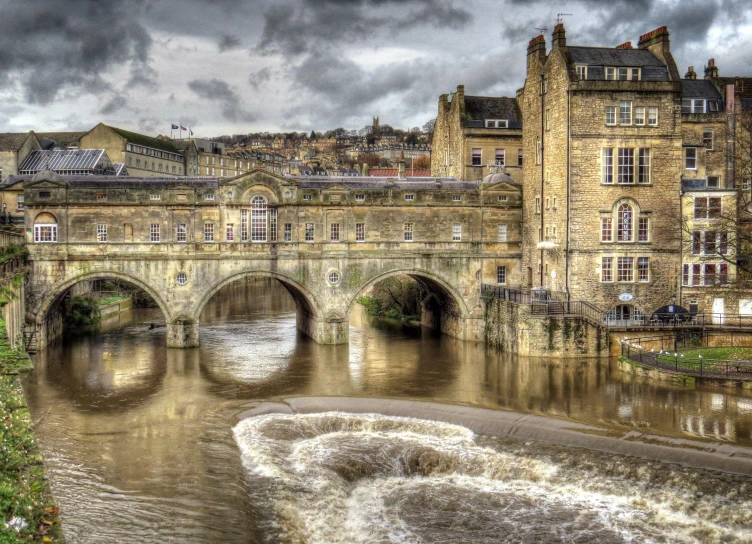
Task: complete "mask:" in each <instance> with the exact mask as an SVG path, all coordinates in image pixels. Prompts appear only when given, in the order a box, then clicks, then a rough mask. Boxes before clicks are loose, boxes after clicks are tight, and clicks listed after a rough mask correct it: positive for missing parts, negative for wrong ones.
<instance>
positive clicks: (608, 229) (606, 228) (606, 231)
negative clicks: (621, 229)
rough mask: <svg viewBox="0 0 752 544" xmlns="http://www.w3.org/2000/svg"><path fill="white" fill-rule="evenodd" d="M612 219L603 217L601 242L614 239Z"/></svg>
mask: <svg viewBox="0 0 752 544" xmlns="http://www.w3.org/2000/svg"><path fill="white" fill-rule="evenodd" d="M612 223H613V221H612V219H611V218H610V217H603V218H601V242H610V241H611V240H612V236H613V234H612Z"/></svg>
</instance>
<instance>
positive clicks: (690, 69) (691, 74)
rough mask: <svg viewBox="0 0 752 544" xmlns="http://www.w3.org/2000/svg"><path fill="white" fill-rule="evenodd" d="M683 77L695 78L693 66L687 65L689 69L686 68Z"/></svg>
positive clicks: (695, 73)
mask: <svg viewBox="0 0 752 544" xmlns="http://www.w3.org/2000/svg"><path fill="white" fill-rule="evenodd" d="M684 79H697V72H695V67H694V66H690V67H689V70H687V73H686V74H684Z"/></svg>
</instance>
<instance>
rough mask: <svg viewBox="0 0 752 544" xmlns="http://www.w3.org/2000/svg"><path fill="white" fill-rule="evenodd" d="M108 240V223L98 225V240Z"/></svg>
mask: <svg viewBox="0 0 752 544" xmlns="http://www.w3.org/2000/svg"><path fill="white" fill-rule="evenodd" d="M106 241H107V225H102V224H99V225H97V242H100V243H101V242H106Z"/></svg>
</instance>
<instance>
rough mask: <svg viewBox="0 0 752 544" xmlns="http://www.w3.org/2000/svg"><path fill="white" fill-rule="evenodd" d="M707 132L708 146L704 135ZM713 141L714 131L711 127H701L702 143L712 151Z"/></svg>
mask: <svg viewBox="0 0 752 544" xmlns="http://www.w3.org/2000/svg"><path fill="white" fill-rule="evenodd" d="M707 133H710V146H708V145H707V143H706V142H707V141H708V139H707V138H706V137H705V135H706V134H707ZM714 143H715V131H714V130H713V129H712V128H704V129H702V144H703V146H704V147H705V149H707V150H708V151H713V144H714Z"/></svg>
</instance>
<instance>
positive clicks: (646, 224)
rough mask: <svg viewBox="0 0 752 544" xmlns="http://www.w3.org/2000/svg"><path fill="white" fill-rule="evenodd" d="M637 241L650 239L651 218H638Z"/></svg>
mask: <svg viewBox="0 0 752 544" xmlns="http://www.w3.org/2000/svg"><path fill="white" fill-rule="evenodd" d="M637 241H638V242H649V241H650V218H648V217H640V218H639V219H638V220H637Z"/></svg>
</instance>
